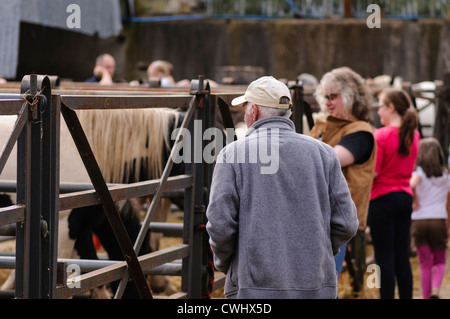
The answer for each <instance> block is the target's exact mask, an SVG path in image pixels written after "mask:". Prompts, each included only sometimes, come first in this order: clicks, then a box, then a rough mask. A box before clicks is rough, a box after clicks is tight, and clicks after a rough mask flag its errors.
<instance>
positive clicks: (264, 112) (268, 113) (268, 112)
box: [258, 96, 292, 118]
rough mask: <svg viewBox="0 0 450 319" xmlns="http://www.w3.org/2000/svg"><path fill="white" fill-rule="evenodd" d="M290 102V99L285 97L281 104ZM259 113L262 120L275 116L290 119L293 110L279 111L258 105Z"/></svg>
mask: <svg viewBox="0 0 450 319" xmlns="http://www.w3.org/2000/svg"><path fill="white" fill-rule="evenodd" d="M289 102H290V100H289V98H288V97H285V96H283V97H282V98H281V99H280V104H289ZM258 108H259V112H260V114H261V117H262V118H266V117H273V116H283V117H287V118H289V117H290V116H291V114H292V111H291V109H290V108H289V109H277V108H273V107H267V106H262V105H258Z"/></svg>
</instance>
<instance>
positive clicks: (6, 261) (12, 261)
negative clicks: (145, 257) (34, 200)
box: [0, 256, 181, 276]
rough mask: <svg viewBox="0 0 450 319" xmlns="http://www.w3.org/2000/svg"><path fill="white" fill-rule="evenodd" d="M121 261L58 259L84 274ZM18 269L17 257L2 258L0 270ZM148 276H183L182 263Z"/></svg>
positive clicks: (149, 271) (151, 271)
mask: <svg viewBox="0 0 450 319" xmlns="http://www.w3.org/2000/svg"><path fill="white" fill-rule="evenodd" d="M121 262H123V261H120V260H97V259H67V258H61V259H58V263H66V264H67V265H77V266H78V267H80V271H81V272H82V273H87V272H91V271H94V270H98V269H101V268H105V267H109V266H113V265H116V264H118V263H121ZM15 267H16V257H15V256H0V269H14V268H15ZM144 273H145V274H146V275H147V274H149V275H161V276H179V275H181V263H180V262H177V261H173V262H169V263H165V264H162V265H159V266H156V267H154V268H151V269H146V270H145V271H144Z"/></svg>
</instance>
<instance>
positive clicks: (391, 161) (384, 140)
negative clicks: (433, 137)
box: [370, 126, 420, 200]
mask: <svg viewBox="0 0 450 319" xmlns="http://www.w3.org/2000/svg"><path fill="white" fill-rule="evenodd" d="M398 130H399V128H398V127H396V126H385V127H382V128H379V129H377V130H376V131H375V132H374V137H375V140H376V143H377V155H376V164H375V173H376V177H375V179H374V181H373V184H372V192H371V194H370V200H372V199H375V198H377V197H380V196H382V195H385V194H387V193H391V192H399V191H404V192H406V193H408V194H411V195H412V190H411V187H410V186H409V180H410V178H411V174H412V172H413V171H414V168H415V164H416V158H417V153H418V152H419V141H420V134H419V132H418V131H417V130H416V131H415V132H414V140H413V143H412V145H411V150H410V155H409V156H404V155H400V154H399V153H398V145H399V140H400V139H399V136H398Z"/></svg>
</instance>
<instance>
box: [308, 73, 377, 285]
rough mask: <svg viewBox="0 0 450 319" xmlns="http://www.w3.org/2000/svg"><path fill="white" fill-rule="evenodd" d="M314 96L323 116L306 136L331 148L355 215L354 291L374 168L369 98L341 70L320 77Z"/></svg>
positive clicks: (339, 258) (359, 281)
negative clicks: (357, 226) (356, 219)
mask: <svg viewBox="0 0 450 319" xmlns="http://www.w3.org/2000/svg"><path fill="white" fill-rule="evenodd" d="M315 97H316V100H317V101H318V103H319V105H320V106H321V108H322V110H323V111H324V113H325V114H326V115H327V117H326V119H325V120H321V119H318V120H317V121H316V124H315V126H314V127H313V128H312V130H311V133H310V136H313V137H315V138H320V139H321V140H322V141H323V142H325V143H327V144H329V145H330V146H332V147H333V148H334V149H335V151H336V153H337V154H338V157H339V161H340V163H341V167H342V171H343V173H344V176H345V178H346V180H347V184H348V187H349V189H350V193H351V195H352V199H353V201H354V203H355V205H356V209H357V212H358V220H359V228H358V232H357V234H356V236H355V237H354V238H353V239H352V240H351V241H350V245H351V247H352V249H351V251H352V253H353V254H354V258H355V261H356V268H357V269H356V278H355V282H354V286H353V287H354V292H358V291H359V290H360V289H361V288H362V287H363V278H364V277H363V276H364V273H365V268H366V267H365V249H366V245H365V236H364V231H365V229H366V221H367V212H368V207H369V198H370V190H371V186H372V181H373V177H374V167H375V139H374V136H373V129H372V126H371V125H370V123H369V121H370V111H371V105H372V95H371V92H370V90H369V89H368V87H367V86H366V85H365V83H364V80H363V79H362V77H361V76H360V75H359V74H358V73H356V72H355V71H353V70H352V69H350V68H348V67H341V68H337V69H333V70H331V71H330V72H327V73H325V74H324V75H323V77H322V79H321V80H320V83H319V85H318V87H317V89H316V92H315ZM346 249H347V247H346V246H343V247H341V252H340V253H339V254H338V255H336V257H335V259H336V269H337V271H338V274H339V273H340V271H341V267H342V263H343V261H344V258H345V252H346Z"/></svg>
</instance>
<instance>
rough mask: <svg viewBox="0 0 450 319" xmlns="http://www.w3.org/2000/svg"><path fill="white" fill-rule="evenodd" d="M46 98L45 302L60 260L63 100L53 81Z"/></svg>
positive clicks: (45, 91)
mask: <svg viewBox="0 0 450 319" xmlns="http://www.w3.org/2000/svg"><path fill="white" fill-rule="evenodd" d="M45 86H46V87H45V89H43V92H42V93H43V94H44V95H45V96H46V99H44V101H45V105H43V106H42V124H41V126H42V134H41V143H42V164H41V170H42V184H41V188H42V195H43V196H42V199H41V205H42V209H41V211H42V217H41V218H42V220H43V222H44V223H45V225H46V228H47V230H45V229H44V231H45V232H44V233H43V234H42V247H43V249H42V253H41V263H42V269H41V272H42V274H41V276H42V285H41V294H42V297H44V298H53V297H54V295H55V292H56V290H55V289H56V273H57V271H56V269H57V258H58V223H59V211H58V209H59V145H60V138H59V137H60V136H59V134H60V118H61V115H60V114H61V111H60V108H61V99H60V97H59V96H57V95H56V96H52V95H51V92H50V87H51V84H50V79H48V78H47V82H46V83H45Z"/></svg>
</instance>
